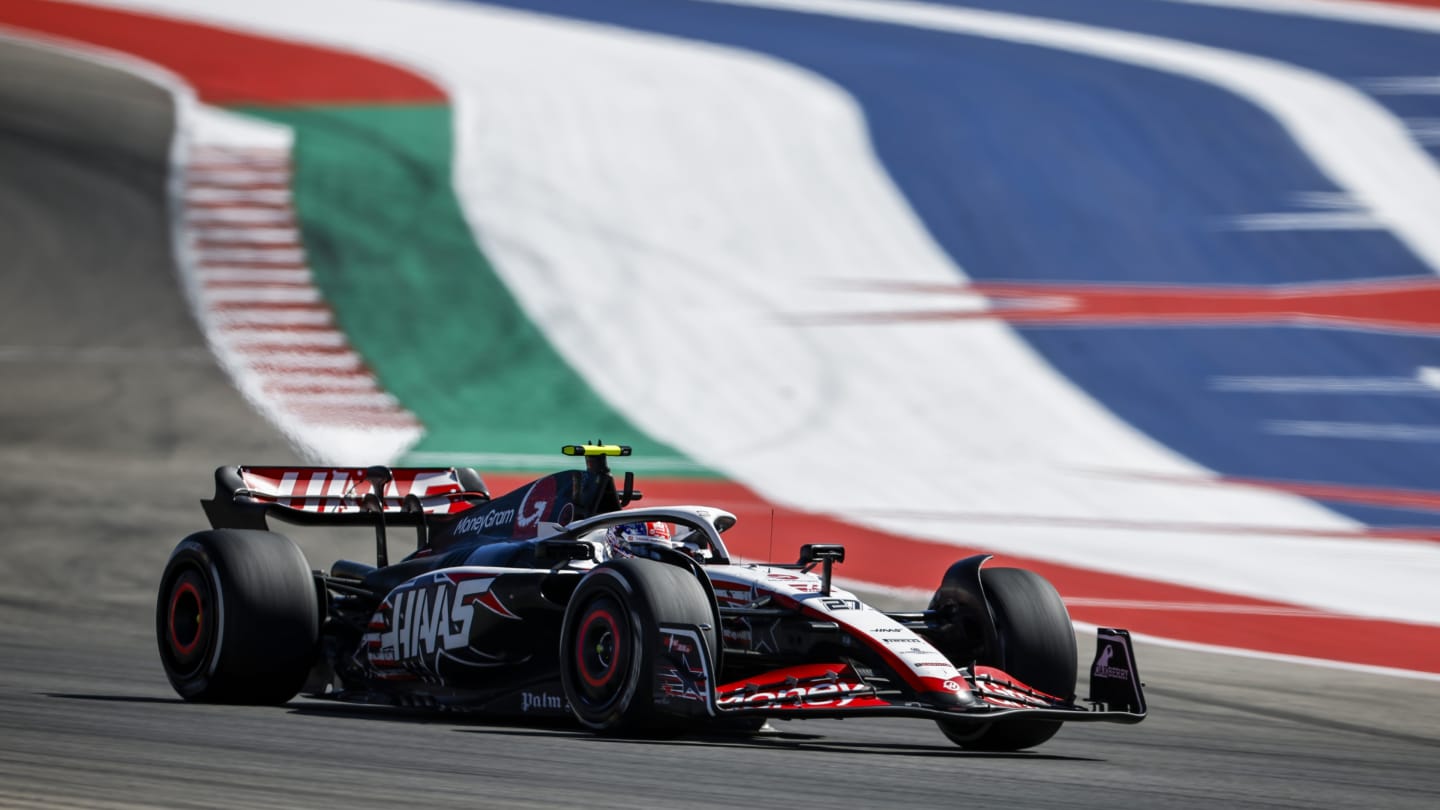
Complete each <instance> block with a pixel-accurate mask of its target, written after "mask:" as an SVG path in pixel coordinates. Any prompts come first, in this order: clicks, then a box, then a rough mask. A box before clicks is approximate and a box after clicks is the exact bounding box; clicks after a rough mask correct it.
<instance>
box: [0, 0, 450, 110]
mask: <svg viewBox="0 0 1440 810" xmlns="http://www.w3.org/2000/svg"><path fill="white" fill-rule="evenodd" d="M0 22H4V23H5V24H6V25H10V26H14V27H17V28H25V29H29V30H32V31H38V32H42V33H45V34H50V35H53V36H59V37H64V38H66V39H71V40H78V41H80V42H88V43H91V44H93V45H98V46H100V47H103V48H110V49H113V50H117V51H123V52H125V53H130V54H134V55H135V56H137V57H139V58H141V59H144V60H147V61H150V62H154V63H156V64H158V65H161V66H163V67H165V68H167V69H169V70H170V71H172V72H174V73H176V74H179V75H180V76H183V77H185V80H186V81H187V82H189V83H190V84H191V85H192V86H193V87H194V88H195V91H196V93H197V94H198V95H199V96H200V99H201V100H202V101H205V102H208V103H211V104H266V105H281V104H297V105H298V104H344V103H352V104H376V103H380V104H386V103H389V104H407V103H410V104H413V103H444V102H445V100H446V99H445V94H444V93H443V92H441V90H440V88H438V87H436V86H435V85H434V84H433V83H431V82H430V81H428V80H426V79H425V78H423V77H421V76H419V75H417V74H414V73H411V72H409V71H406V70H402V69H400V68H397V67H394V66H391V65H387V64H385V63H383V62H377V61H375V60H373V59H367V58H365V57H363V56H357V55H356V54H353V53H347V52H345V51H337V50H333V49H330V48H323V47H319V46H315V45H301V44H298V43H294V42H286V41H283V40H277V39H268V38H265V37H259V36H251V35H249V34H243V33H240V32H238V31H230V30H225V29H222V28H216V27H213V26H209V25H202V24H199V23H191V22H181V21H179V20H173V19H167V18H164V17H157V16H153V15H150V14H140V13H135V12H129V11H117V10H113V9H103V8H94V7H92V6H81V5H71V4H69V3H52V2H43V0H5V2H4V3H3V4H0Z"/></svg>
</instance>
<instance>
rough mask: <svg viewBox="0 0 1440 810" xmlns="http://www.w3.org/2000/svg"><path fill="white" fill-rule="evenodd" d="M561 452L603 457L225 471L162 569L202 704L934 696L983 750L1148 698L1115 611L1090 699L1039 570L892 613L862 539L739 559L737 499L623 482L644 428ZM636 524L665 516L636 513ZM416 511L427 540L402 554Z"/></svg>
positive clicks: (656, 709) (685, 703)
mask: <svg viewBox="0 0 1440 810" xmlns="http://www.w3.org/2000/svg"><path fill="white" fill-rule="evenodd" d="M564 452H565V453H566V454H567V455H571V456H576V457H583V458H584V459H585V467H584V469H583V470H567V471H562V472H557V473H554V474H551V475H547V476H544V477H542V478H539V479H537V480H536V481H534V482H532V483H531V484H529V485H527V486H524V487H522V488H520V489H518V490H516V491H514V492H511V493H509V494H507V495H504V496H502V497H496V498H491V497H490V495H489V493H488V492H487V491H486V488H485V485H484V483H483V482H482V480H481V478H480V476H479V475H478V474H477V473H476V472H475V471H474V470H472V469H468V468H458V469H457V468H449V469H447V468H387V467H370V468H368V469H335V468H328V467H293V468H288V467H287V468H280V467H244V466H241V467H221V468H220V469H218V470H216V471H215V481H216V492H215V497H214V499H212V500H209V501H203V502H202V505H203V506H204V508H205V512H206V515H207V517H208V518H209V520H210V524H211V526H212V527H213V528H212V529H211V530H209V531H202V532H198V533H196V534H192V535H190V536H189V537H187V538H185V539H184V540H182V541H181V542H180V544H179V545H178V546H176V548H175V550H174V552H173V554H172V555H171V557H170V560H169V562H168V564H167V565H166V566H165V571H164V575H163V576H162V577H161V581H160V593H159V600H158V604H157V606H156V619H155V627H156V633H157V636H158V640H159V647H160V659H161V661H162V662H163V663H164V667H165V673H166V675H167V676H168V677H169V679H170V683H171V684H172V685H173V686H174V688H175V690H176V691H177V692H178V693H179V694H180V695H181V696H182V697H183V698H185V699H186V700H191V701H202V702H221V703H249V704H268V703H283V702H285V701H288V700H290V699H291V698H293V697H295V696H296V695H297V694H300V693H303V694H305V695H307V696H309V697H313V698H322V699H330V700H340V701H355V702H363V703H380V704H392V705H404V706H430V707H435V708H441V709H454V710H466V711H475V712H481V713H488V714H491V715H510V716H520V717H527V716H545V715H551V716H570V717H573V718H574V719H575V720H577V721H579V723H580V724H582V725H583V726H585V727H587V728H589V729H593V730H595V731H598V732H606V733H626V734H635V733H641V734H643V733H650V732H657V731H662V730H663V731H665V732H667V733H673V732H674V731H675V730H684V729H686V728H692V727H701V726H705V725H708V724H715V723H718V724H721V725H727V726H730V727H732V728H742V729H744V728H749V729H756V728H759V727H760V726H762V725H763V724H764V723H765V721H766V720H767V719H771V718H780V719H796V718H804V717H854V716H906V717H921V718H929V719H933V720H935V721H936V722H937V723H938V724H939V727H940V729H941V730H942V731H943V732H944V734H945V735H946V736H947V737H949V738H950V739H951V740H953V741H954V742H955V743H957V744H958V745H960V746H962V747H964V748H970V749H979V750H1017V749H1022V748H1029V747H1032V746H1035V745H1038V744H1040V743H1042V742H1044V741H1045V740H1047V739H1049V738H1050V737H1051V736H1053V735H1054V734H1055V732H1056V731H1057V730H1059V728H1060V726H1061V724H1062V723H1066V722H1076V721H1097V720H1098V721H1113V722H1121V723H1136V722H1139V721H1140V720H1142V719H1144V717H1145V714H1146V708H1145V698H1144V695H1143V693H1142V690H1141V684H1140V681H1139V674H1138V672H1137V670H1136V666H1135V658H1134V653H1133V649H1132V646H1131V643H1130V637H1129V634H1128V633H1127V632H1126V631H1124V630H1117V629H1101V630H1099V633H1098V643H1097V648H1096V656H1095V659H1094V664H1093V665H1092V667H1091V671H1090V684H1089V691H1090V694H1089V697H1088V699H1087V702H1088V703H1089V704H1090V705H1089V706H1084V705H1080V704H1079V703H1077V701H1076V698H1075V685H1076V669H1077V660H1076V644H1075V636H1074V633H1073V629H1072V626H1071V624H1070V617H1069V614H1068V613H1067V612H1066V609H1065V605H1064V604H1063V603H1062V602H1061V600H1060V597H1059V596H1058V595H1057V594H1056V592H1055V589H1054V588H1053V587H1051V585H1050V584H1049V583H1048V582H1046V581H1045V580H1044V579H1042V578H1041V577H1039V576H1037V575H1036V574H1034V573H1032V572H1029V571H1025V570H1022V569H1013V568H986V567H984V563H985V561H986V560H987V559H988V557H986V556H976V557H971V558H968V559H964V560H960V561H959V562H956V563H955V564H954V565H952V566H951V567H950V568H949V570H947V571H945V572H943V576H941V577H940V585H939V588H938V590H937V591H936V592H935V595H934V598H933V599H932V600H931V602H930V605H929V609H927V610H925V611H922V612H911V613H886V612H882V611H880V610H876V609H874V608H871V607H870V606H868V605H866V604H865V603H864V602H862V601H861V600H860V599H858V598H857V597H856V596H855V595H854V594H851V593H848V592H846V591H844V590H841V589H840V588H838V587H835V586H834V585H833V584H832V581H831V576H832V571H833V567H834V566H835V565H836V564H837V563H840V562H842V561H843V560H844V559H845V551H844V548H843V547H842V546H839V545H832V544H824V543H812V544H808V545H805V546H802V548H801V553H800V559H799V560H798V561H797V562H795V563H790V564H776V563H770V564H736V563H734V562H732V561H731V560H730V557H729V553H728V552H727V550H726V548H725V543H724V541H723V540H722V539H721V535H722V533H723V532H725V531H726V530H727V529H729V528H730V527H731V526H733V525H734V524H735V517H734V516H733V515H732V514H730V513H729V512H726V511H724V510H722V509H717V508H713V507H709V506H655V507H644V508H640V507H633V506H631V504H632V503H634V502H636V501H638V500H640V498H641V494H640V492H638V491H636V489H635V487H634V476H633V474H632V473H625V475H624V478H623V482H624V483H623V485H619V484H617V482H616V480H615V477H614V475H613V474H612V473H611V471H610V467H609V462H608V459H609V458H612V457H616V456H626V455H629V453H630V450H629V448H628V447H622V446H618V445H570V446H567V447H566V448H564ZM627 507H628V508H627ZM267 518H277V519H280V520H284V521H287V522H291V523H295V524H302V525H307V524H308V525H316V524H319V525H341V526H367V527H373V529H374V532H375V544H376V557H377V560H376V564H375V565H369V564H365V563H360V562H354V561H349V560H340V561H338V562H336V563H335V564H334V565H332V566H331V567H330V569H329V571H328V572H327V571H312V570H311V569H310V566H309V564H308V563H307V562H306V560H305V557H304V556H303V554H302V553H301V552H300V549H299V548H298V547H297V546H296V545H295V544H294V543H293V542H292V541H291V540H290V539H288V538H287V537H285V536H283V535H280V534H276V533H274V532H271V531H269V530H268V526H267ZM636 525H644V526H659V527H662V528H663V532H660V533H659V536H655V537H651V536H650V535H648V534H645V535H640V536H638V538H637V536H635V535H619V534H617V532H618V531H619V530H622V529H626V527H634V526H636ZM401 527H405V528H408V529H413V530H414V532H415V538H416V549H415V550H414V551H413V552H412V553H410V554H409V555H408V556H406V557H405V558H404V559H403V560H400V561H398V562H395V563H393V564H392V563H390V562H389V555H388V538H389V535H390V534H391V533H392V530H395V529H398V528H401ZM618 536H627V537H629V539H628V540H627V541H626V542H625V543H623V544H617V543H616V542H615V539H616V537H618Z"/></svg>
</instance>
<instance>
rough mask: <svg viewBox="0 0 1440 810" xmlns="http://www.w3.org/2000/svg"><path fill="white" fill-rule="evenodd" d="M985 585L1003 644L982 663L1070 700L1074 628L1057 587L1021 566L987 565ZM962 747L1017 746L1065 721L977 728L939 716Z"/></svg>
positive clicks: (1028, 743) (998, 748)
mask: <svg viewBox="0 0 1440 810" xmlns="http://www.w3.org/2000/svg"><path fill="white" fill-rule="evenodd" d="M980 586H981V588H982V589H983V590H984V592H985V601H986V603H987V604H988V605H989V606H990V613H991V615H992V616H993V617H994V619H995V629H996V635H997V637H998V642H999V644H998V647H999V649H997V650H993V651H991V652H990V654H989V660H984V661H981V662H980V663H982V664H986V665H988V666H993V667H997V668H999V669H1002V670H1004V671H1005V672H1006V673H1008V674H1010V675H1011V676H1013V677H1015V678H1016V679H1018V680H1019V681H1020V682H1021V683H1024V684H1026V685H1027V686H1031V687H1034V688H1035V689H1039V690H1040V691H1042V692H1045V693H1047V694H1050V695H1054V696H1056V697H1058V698H1061V699H1064V700H1068V699H1070V698H1071V697H1072V696H1073V695H1074V694H1075V669H1076V649H1075V628H1074V626H1073V625H1072V624H1071V623H1070V612H1069V611H1068V610H1066V609H1065V603H1064V602H1063V601H1062V600H1061V599H1060V594H1059V593H1057V592H1056V590H1055V587H1054V586H1053V585H1051V584H1050V583H1049V581H1047V580H1046V579H1045V578H1044V577H1042V576H1040V575H1039V574H1036V573H1035V572H1033V571H1026V570H1024V569H1021V568H982V569H980ZM938 722H939V725H940V730H941V731H943V732H944V733H945V736H946V737H949V738H950V740H951V741H952V742H954V743H955V744H957V745H959V746H960V747H962V748H966V749H970V750H975V751H1018V750H1020V749H1022V748H1033V747H1035V746H1037V745H1039V744H1041V743H1043V742H1045V741H1046V740H1048V739H1050V738H1051V737H1053V736H1055V733H1056V732H1057V731H1059V730H1060V725H1061V721H1059V720H1041V719H1036V718H1020V719H1016V720H1006V721H1003V722H997V723H991V724H989V725H985V726H981V727H978V728H977V727H975V726H973V725H969V726H967V725H962V724H957V723H947V722H945V721H943V720H942V721H938Z"/></svg>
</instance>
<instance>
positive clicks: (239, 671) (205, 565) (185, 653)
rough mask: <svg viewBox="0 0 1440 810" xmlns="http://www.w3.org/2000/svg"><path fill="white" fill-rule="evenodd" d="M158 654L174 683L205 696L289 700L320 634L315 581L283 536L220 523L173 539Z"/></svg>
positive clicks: (209, 699)
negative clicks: (217, 527) (219, 526)
mask: <svg viewBox="0 0 1440 810" xmlns="http://www.w3.org/2000/svg"><path fill="white" fill-rule="evenodd" d="M155 633H156V637H157V640H158V641H159V644H160V661H161V663H162V664H163V665H164V667H165V674H166V676H168V677H169V679H170V684H171V685H172V686H174V687H175V691H176V692H178V693H179V694H180V696H181V697H183V698H185V699H186V700H191V701H197V702H203V703H246V704H275V703H284V702H285V701H287V700H289V699H290V698H292V697H294V696H295V694H296V693H297V692H299V691H300V687H301V685H303V683H304V681H305V677H306V675H307V674H308V673H309V671H310V667H311V665H312V664H313V663H314V660H315V655H316V648H317V641H318V639H319V636H320V609H319V599H318V596H317V594H316V589H315V580H314V577H313V575H312V574H311V573H310V567H309V565H308V564H307V563H306V562H305V556H304V555H303V554H301V553H300V549H299V548H298V547H296V545H295V544H294V543H293V542H291V541H290V539H289V538H287V537H285V536H284V535H280V534H275V533H273V532H262V531H240V530H230V529H221V530H215V531H206V532H198V533H196V534H192V535H190V536H189V537H187V538H185V539H184V540H182V541H180V544H179V545H178V546H176V547H175V551H174V552H173V553H171V555H170V561H169V563H167V564H166V566H165V573H164V575H163V576H162V577H161V579H160V595H159V599H158V601H157V603H156V606H155Z"/></svg>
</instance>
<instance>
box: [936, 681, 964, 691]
mask: <svg viewBox="0 0 1440 810" xmlns="http://www.w3.org/2000/svg"><path fill="white" fill-rule="evenodd" d="M940 685H941V686H943V687H945V690H946V691H948V692H959V691H960V684H958V683H956V682H955V681H946V682H945V683H942V684H940Z"/></svg>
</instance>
